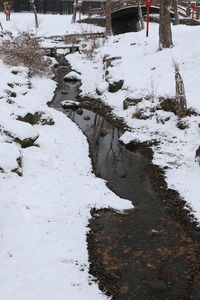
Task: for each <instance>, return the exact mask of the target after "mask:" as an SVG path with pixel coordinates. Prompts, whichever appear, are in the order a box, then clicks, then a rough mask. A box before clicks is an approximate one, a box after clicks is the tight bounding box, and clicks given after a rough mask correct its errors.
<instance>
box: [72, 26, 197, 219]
mask: <svg viewBox="0 0 200 300" xmlns="http://www.w3.org/2000/svg"><path fill="white" fill-rule="evenodd" d="M172 33H173V43H174V47H172V48H169V49H163V50H162V51H159V49H158V24H153V23H151V24H150V33H149V37H148V38H146V37H145V31H144V30H143V31H140V32H135V33H126V34H121V35H117V36H111V37H110V38H109V39H107V40H106V41H105V43H104V46H102V47H100V48H96V49H95V50H94V51H93V56H92V59H90V60H88V57H87V56H86V55H85V58H84V55H83V54H79V53H74V54H70V55H68V60H69V61H70V64H71V65H72V68H73V69H75V70H76V71H78V72H80V73H81V77H82V79H81V80H82V86H81V87H80V89H81V91H82V95H83V96H89V97H91V98H99V97H101V99H102V100H103V101H104V102H105V103H107V104H109V105H110V106H112V107H113V112H114V113H115V114H116V115H117V116H119V117H120V118H124V120H125V122H126V123H127V125H128V126H129V127H130V132H126V133H125V134H124V135H123V136H122V137H121V139H122V140H123V142H124V143H129V142H130V141H131V140H137V141H140V142H148V141H151V140H153V141H155V140H156V141H158V142H159V144H158V145H157V146H153V147H152V148H153V150H154V158H153V163H154V164H157V165H159V166H161V167H165V176H166V181H167V183H168V187H169V188H173V189H175V190H177V191H178V192H179V193H180V195H181V196H182V198H184V199H185V200H186V201H187V203H188V204H189V205H190V206H191V208H192V209H193V210H194V213H195V216H196V218H198V220H200V198H199V194H200V187H199V185H198V182H197V180H198V178H199V177H200V167H199V165H198V162H197V161H195V152H196V150H197V148H198V147H199V140H200V139H199V137H200V128H199V124H200V118H199V116H191V117H185V118H183V119H182V121H184V122H185V123H186V124H187V125H189V128H187V127H186V128H185V129H184V130H181V129H179V128H177V126H176V125H177V123H178V121H179V120H178V118H177V116H175V115H174V114H173V113H171V112H164V111H162V110H160V109H159V105H160V104H159V98H160V97H165V98H168V97H169V98H170V97H174V96H175V79H174V69H173V61H176V62H177V63H178V64H179V67H180V73H181V75H182V77H183V80H184V84H185V90H186V97H187V104H188V107H192V108H194V109H195V110H196V111H197V112H200V104H199V103H200V102H199V78H200V60H199V51H200V40H199V39H198V34H199V27H198V26H186V25H178V26H172ZM112 57H118V59H116V60H113V61H112V65H111V66H110V67H108V68H106V63H105V61H106V60H107V59H109V58H112ZM119 57H121V59H120V58H119ZM106 71H108V72H109V73H108V74H106ZM119 80H124V84H123V87H122V89H121V90H119V91H118V92H116V93H110V92H109V91H108V84H109V83H113V82H114V81H119ZM102 87H103V88H102ZM104 87H105V88H104ZM99 91H100V94H102V95H101V96H100V95H99V93H98V94H97V92H99ZM127 97H128V98H132V99H134V98H135V99H143V101H142V102H139V103H138V104H137V105H135V106H132V107H129V108H128V109H126V110H123V101H124V100H125V99H126V98H127ZM157 108H158V109H157ZM140 112H141V113H142V115H143V116H144V117H148V118H147V119H146V120H143V119H139V118H136V116H137V114H138V113H140Z"/></svg>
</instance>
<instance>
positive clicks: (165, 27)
mask: <svg viewBox="0 0 200 300" xmlns="http://www.w3.org/2000/svg"><path fill="white" fill-rule="evenodd" d="M170 7H171V0H160V25H159V49H160V50H162V48H170V47H172V46H173V42H172V31H171V19H170Z"/></svg>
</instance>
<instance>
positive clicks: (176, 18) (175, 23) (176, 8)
mask: <svg viewBox="0 0 200 300" xmlns="http://www.w3.org/2000/svg"><path fill="white" fill-rule="evenodd" d="M172 7H173V12H174V25H178V24H179V16H178V6H177V0H172Z"/></svg>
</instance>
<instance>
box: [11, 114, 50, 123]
mask: <svg viewBox="0 0 200 300" xmlns="http://www.w3.org/2000/svg"><path fill="white" fill-rule="evenodd" d="M17 120H19V121H23V122H27V123H29V124H31V125H36V124H40V125H54V124H55V122H54V120H53V118H52V117H51V116H49V115H47V114H46V113H44V112H42V111H37V112H35V113H30V112H29V113H27V114H26V115H24V116H17Z"/></svg>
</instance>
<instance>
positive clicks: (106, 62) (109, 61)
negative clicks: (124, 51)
mask: <svg viewBox="0 0 200 300" xmlns="http://www.w3.org/2000/svg"><path fill="white" fill-rule="evenodd" d="M121 58H122V57H121V56H113V57H110V56H108V57H107V58H105V59H104V65H105V68H106V69H107V68H109V67H113V66H114V65H113V62H114V61H119V60H121Z"/></svg>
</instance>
